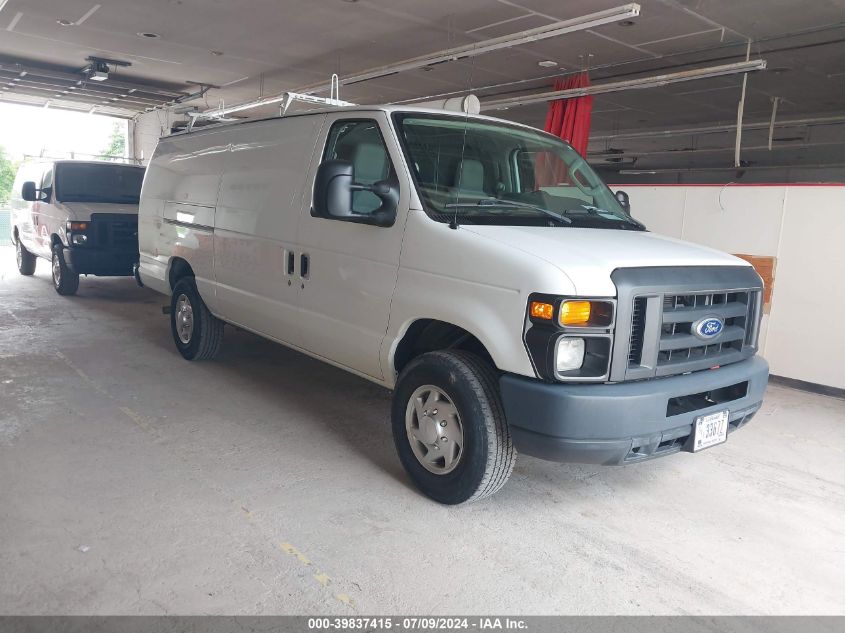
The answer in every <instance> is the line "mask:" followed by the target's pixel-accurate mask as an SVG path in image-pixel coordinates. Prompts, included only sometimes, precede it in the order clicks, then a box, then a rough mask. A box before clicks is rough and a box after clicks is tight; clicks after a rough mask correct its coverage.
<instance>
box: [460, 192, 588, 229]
mask: <svg viewBox="0 0 845 633" xmlns="http://www.w3.org/2000/svg"><path fill="white" fill-rule="evenodd" d="M477 207H482V208H483V207H511V208H514V209H531V210H532V211H539V212H540V213H542V214H544V215H547V216H549V217H550V218H554V219H555V220H558V221H560V222H563V223H564V224H572V220H570V219H569V218H567V217H566V216H565V215H561V214H559V213H555V212H554V211H550V210H549V209H544V208H543V207H539V206H537V205H536V204H529V203H527V202H516V201H514V200H499V199H498V198H486V199H482V200H479V201H478V202H474V203H473V202H449V203H447V204H446V205H445V207H444V208H446V209H472V208H477Z"/></svg>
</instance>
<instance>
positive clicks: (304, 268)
mask: <svg viewBox="0 0 845 633" xmlns="http://www.w3.org/2000/svg"><path fill="white" fill-rule="evenodd" d="M310 264H311V258H310V257H309V256H308V254H307V253H302V255H300V256H299V275H300V277H302V278H303V279H308V273H309V272H310V271H309V268H310Z"/></svg>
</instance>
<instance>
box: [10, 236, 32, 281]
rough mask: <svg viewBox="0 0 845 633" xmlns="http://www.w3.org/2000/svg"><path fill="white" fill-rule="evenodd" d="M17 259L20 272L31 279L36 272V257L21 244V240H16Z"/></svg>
mask: <svg viewBox="0 0 845 633" xmlns="http://www.w3.org/2000/svg"><path fill="white" fill-rule="evenodd" d="M15 257H16V259H17V263H18V272H19V273H20V274H21V275H26V276H27V277H29V276H30V275H32V274H33V273H34V272H35V262H36V257H35V255H33V254H32V253H30V252H29V251H28V250H26V247H25V246H24V245H23V244H21V240H20V238H18V237H16V238H15Z"/></svg>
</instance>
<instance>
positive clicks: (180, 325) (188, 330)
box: [174, 294, 194, 345]
mask: <svg viewBox="0 0 845 633" xmlns="http://www.w3.org/2000/svg"><path fill="white" fill-rule="evenodd" d="M174 318H175V321H176V334H177V335H178V336H179V340H180V341H182V343H183V344H184V345H187V344H188V343H190V342H191V336H193V334H194V308H193V306H192V305H191V300H190V299H188V296H187V295H184V294H182V295H179V297H178V298H177V299H176V314H175V315H174Z"/></svg>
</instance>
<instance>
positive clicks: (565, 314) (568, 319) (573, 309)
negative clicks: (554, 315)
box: [560, 301, 592, 327]
mask: <svg viewBox="0 0 845 633" xmlns="http://www.w3.org/2000/svg"><path fill="white" fill-rule="evenodd" d="M591 313H592V304H591V303H590V302H589V301H564V302H563V303H562V304H560V324H561V325H567V326H573V327H578V326H581V327H583V326H586V325H587V324H588V323H589V322H590V315H591Z"/></svg>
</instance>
